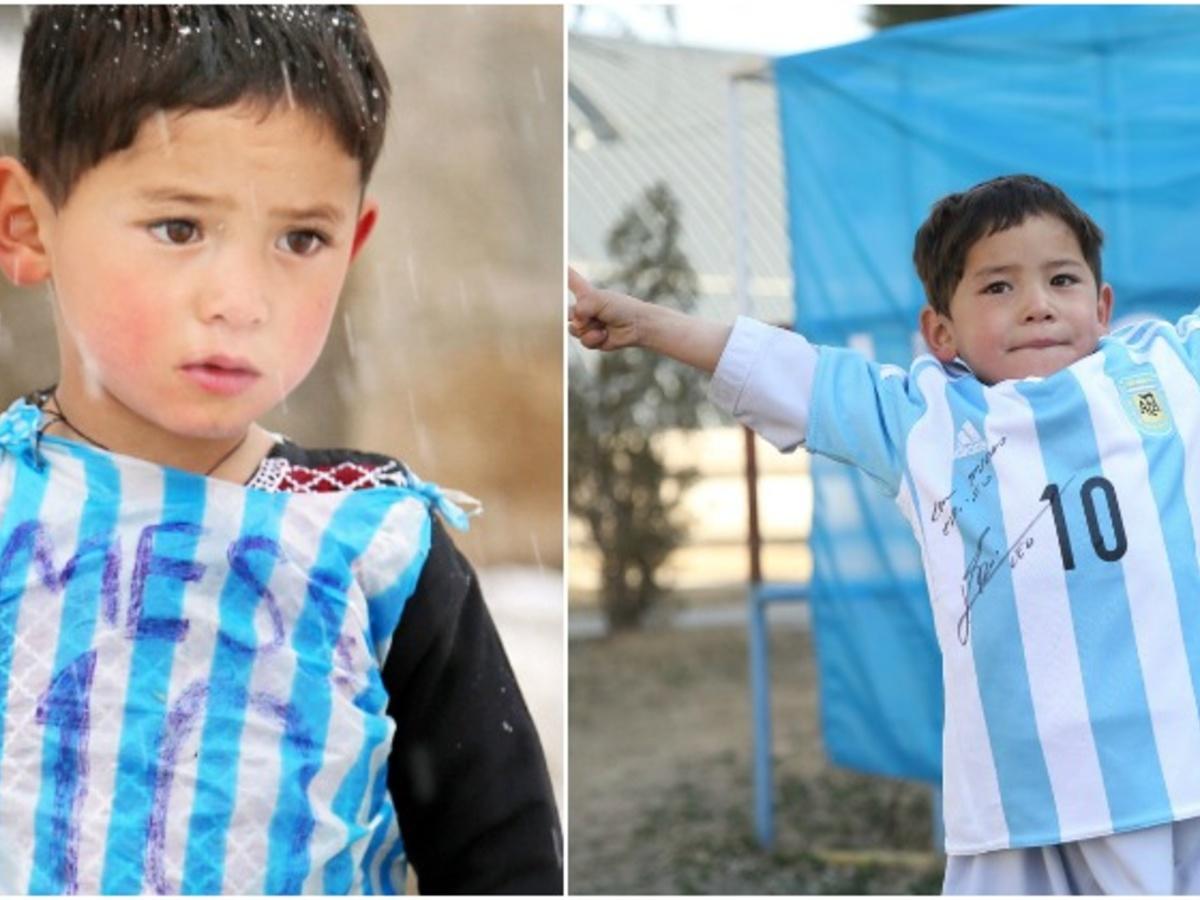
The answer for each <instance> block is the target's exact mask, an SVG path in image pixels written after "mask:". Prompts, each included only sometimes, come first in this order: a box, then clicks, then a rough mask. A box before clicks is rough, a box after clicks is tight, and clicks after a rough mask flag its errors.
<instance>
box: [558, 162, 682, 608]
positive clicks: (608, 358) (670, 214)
mask: <svg viewBox="0 0 1200 900" xmlns="http://www.w3.org/2000/svg"><path fill="white" fill-rule="evenodd" d="M679 234H680V223H679V209H678V203H677V201H676V200H675V197H674V195H673V194H672V193H671V190H670V189H669V188H668V187H667V186H666V185H665V184H663V183H661V182H660V183H658V184H655V185H654V186H652V187H650V188H648V189H647V190H646V191H645V192H644V193H643V194H642V196H641V197H640V198H639V200H638V201H637V202H636V203H634V204H633V205H632V206H631V207H630V208H629V209H628V210H626V211H625V213H624V214H623V215H622V216H621V219H620V220H619V221H618V222H617V224H616V225H615V226H614V228H613V230H612V231H611V232H610V234H609V237H608V254H609V258H610V259H611V260H613V262H614V263H615V264H616V267H617V270H616V272H615V273H614V276H613V277H612V278H611V279H610V280H609V281H608V286H610V287H614V288H616V289H617V290H621V291H624V292H625V293H629V294H632V295H633V296H635V297H640V298H642V299H643V300H648V301H650V302H652V303H664V304H666V305H670V306H673V307H675V308H677V309H681V310H684V311H688V310H691V309H692V308H693V307H694V306H695V299H696V294H697V282H696V274H695V272H693V271H692V268H691V266H690V265H689V263H688V261H687V258H686V257H685V256H684V254H683V253H682V251H681V250H680V249H679ZM567 383H568V390H567V421H568V423H569V425H568V435H569V452H568V466H569V469H568V471H569V472H570V480H569V483H568V491H567V497H568V505H569V508H570V511H571V513H572V514H574V515H576V516H579V517H580V518H581V519H583V520H584V521H585V522H586V523H587V526H588V529H589V531H590V532H591V535H592V539H593V540H594V541H595V543H596V546H597V547H598V548H599V550H600V554H601V560H602V562H601V599H602V604H603V608H604V612H605V615H606V617H607V619H608V623H609V627H610V628H611V629H612V630H621V629H628V628H635V627H637V626H638V625H640V624H641V622H642V620H643V618H644V617H645V615H646V613H647V612H648V611H649V610H650V609H652V608H653V607H654V605H655V604H656V603H657V602H658V601H659V600H660V599H661V597H662V594H663V590H662V588H661V587H660V586H659V584H658V581H657V579H656V577H655V575H656V572H657V570H658V568H659V567H660V566H661V565H662V563H663V562H664V561H665V560H666V558H667V557H668V556H669V555H670V553H671V551H672V550H674V549H675V548H676V547H678V546H679V545H680V544H681V543H682V541H683V540H684V538H685V537H686V534H687V527H686V525H685V524H684V523H682V522H680V521H678V518H677V515H676V513H677V511H678V505H679V501H680V496H681V494H682V492H683V489H684V488H685V487H686V486H687V485H688V484H689V483H690V482H691V481H692V480H693V479H694V478H695V472H694V471H691V470H686V471H676V472H671V471H668V470H667V468H666V466H665V465H664V463H663V460H662V458H661V455H660V454H659V452H658V451H657V449H656V448H655V446H654V442H653V440H652V438H653V436H654V433H655V432H656V431H658V430H660V429H662V428H670V427H675V428H681V427H682V428H693V427H695V426H696V424H697V413H698V407H699V405H700V404H701V403H702V402H703V397H704V392H703V388H702V382H701V379H700V376H699V374H698V373H696V372H694V371H692V370H691V369H689V368H687V367H686V366H682V365H680V364H678V363H675V362H672V361H670V360H666V359H664V358H662V357H660V356H657V355H656V354H652V353H650V352H648V351H645V350H638V349H629V350H623V351H620V352H617V353H606V354H593V353H587V354H584V353H581V352H574V353H573V355H572V359H571V364H570V373H569V378H568V380H567Z"/></svg>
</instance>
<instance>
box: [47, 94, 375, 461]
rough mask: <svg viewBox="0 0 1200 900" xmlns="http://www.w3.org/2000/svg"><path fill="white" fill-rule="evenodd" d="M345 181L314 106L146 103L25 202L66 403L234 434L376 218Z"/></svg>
mask: <svg viewBox="0 0 1200 900" xmlns="http://www.w3.org/2000/svg"><path fill="white" fill-rule="evenodd" d="M360 191H361V184H360V177H359V164H358V162H357V160H356V159H354V158H352V157H351V156H350V155H349V154H347V153H346V152H344V151H343V150H342V149H341V147H340V146H339V145H338V143H337V142H336V140H335V139H334V137H333V136H332V134H331V133H330V132H329V131H327V130H326V129H325V127H324V126H323V125H322V123H321V122H320V121H319V119H317V118H315V117H314V116H312V115H311V114H309V113H307V112H305V111H303V110H300V109H286V108H276V109H274V110H273V111H271V112H270V113H269V114H266V115H265V116H264V113H263V112H262V110H261V109H260V108H258V107H255V106H251V105H248V104H241V105H236V106H233V107H227V108H223V109H218V110H196V111H190V112H187V113H167V114H165V115H160V116H153V117H151V118H149V119H148V120H147V121H146V122H145V123H144V124H143V125H142V127H141V129H140V131H139V132H138V134H137V137H136V139H135V141H134V143H133V145H132V146H131V147H129V148H128V149H127V150H124V151H121V152H119V153H116V154H113V155H112V156H109V157H106V158H105V159H104V160H102V161H101V162H100V164H99V165H97V166H96V167H95V168H93V169H91V170H89V171H88V172H86V173H85V174H84V175H83V176H82V178H81V179H80V180H79V182H78V183H77V184H76V186H75V188H74V189H73V191H72V193H71V195H70V196H69V198H68V199H67V202H66V203H65V205H63V206H62V207H61V208H60V209H59V210H57V211H53V210H51V209H50V208H49V206H48V204H46V203H45V202H44V198H43V199H42V200H40V201H39V202H38V203H36V204H35V207H34V211H35V214H36V217H37V220H38V236H39V238H40V239H41V242H42V244H43V246H44V248H45V251H46V254H47V256H48V261H49V267H50V274H51V279H52V281H53V286H54V294H55V297H56V304H55V311H56V324H57V328H58V340H59V349H60V354H61V380H60V387H59V395H60V398H61V401H62V406H63V408H64V409H65V410H66V411H67V412H68V414H69V415H71V417H72V420H73V421H89V422H92V423H96V422H103V423H105V425H104V431H107V432H108V434H109V435H110V436H111V435H112V434H114V433H116V434H135V435H140V436H142V438H143V440H145V441H147V442H149V443H154V442H164V441H165V442H169V441H171V440H195V439H221V438H227V437H230V436H234V435H240V434H242V433H244V431H245V429H246V428H247V427H248V426H249V425H250V424H251V423H252V422H253V421H254V420H255V419H256V418H258V417H259V416H260V415H262V414H263V413H264V412H266V411H267V410H268V409H270V408H271V407H272V406H274V405H275V404H277V403H278V402H279V401H280V400H282V399H283V398H284V397H285V396H286V395H287V394H288V392H290V391H291V390H292V389H293V388H294V387H295V386H296V385H297V384H298V383H299V382H300V381H301V379H303V378H304V376H305V375H306V374H307V373H308V371H309V370H310V369H311V367H312V365H313V364H314V363H315V362H316V359H317V356H318V355H319V353H320V351H321V347H322V345H323V344H324V342H325V338H326V335H327V334H328V330H329V325H330V321H331V318H332V315H333V312H334V308H335V305H336V303H337V298H338V293H339V292H340V290H341V287H342V282H343V281H344V279H345V276H346V270H347V267H348V265H349V263H350V260H351V258H352V256H353V255H354V254H355V253H356V252H357V250H358V248H359V247H360V246H361V243H362V241H363V240H364V239H365V238H366V235H367V233H368V232H369V231H370V228H371V225H372V224H373V222H374V216H375V211H374V207H373V206H368V208H367V209H366V210H365V211H360ZM96 427H97V426H96V425H95V424H93V429H95V428H96ZM87 430H88V429H86V428H85V431H87ZM89 433H92V432H89ZM97 439H98V440H101V441H105V439H104V438H103V437H100V436H99V435H97ZM105 442H106V443H108V441H105ZM118 443H120V442H118Z"/></svg>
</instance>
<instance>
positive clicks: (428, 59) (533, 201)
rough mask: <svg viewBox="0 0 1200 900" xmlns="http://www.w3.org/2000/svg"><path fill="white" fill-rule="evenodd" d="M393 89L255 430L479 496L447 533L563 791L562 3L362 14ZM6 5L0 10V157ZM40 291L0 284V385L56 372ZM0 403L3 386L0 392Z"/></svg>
mask: <svg viewBox="0 0 1200 900" xmlns="http://www.w3.org/2000/svg"><path fill="white" fill-rule="evenodd" d="M363 12H364V15H365V16H366V18H367V21H368V24H369V26H370V29H371V35H372V38H373V40H374V42H375V44H376V47H377V49H378V50H379V53H380V56H381V57H382V59H383V61H384V64H385V65H386V67H387V70H388V74H389V77H390V78H391V82H392V86H393V97H392V110H391V117H390V119H389V123H388V135H387V138H386V141H385V144H384V150H383V154H382V156H381V158H380V160H379V163H378V165H377V167H376V170H375V174H374V176H373V178H372V182H371V184H370V185H369V188H368V190H369V192H370V193H371V194H373V195H374V196H375V197H376V198H378V199H379V201H380V203H381V207H382V209H381V215H380V218H379V223H378V226H377V228H376V231H375V234H374V235H373V236H372V239H371V241H370V242H369V243H368V245H367V247H366V249H365V250H364V252H363V254H362V256H361V257H360V258H359V260H358V261H357V262H356V263H355V265H354V266H353V267H352V269H351V273H350V278H349V281H348V283H347V285H346V289H345V291H344V293H343V296H342V302H341V307H340V310H339V314H338V316H337V318H336V319H335V325H334V329H333V332H332V334H331V335H330V339H329V341H328V344H327V345H326V348H325V352H324V354H323V355H322V357H321V360H320V362H319V363H318V364H317V367H316V369H315V370H314V371H313V373H312V374H311V375H310V376H309V378H308V379H307V381H306V382H305V383H304V384H303V385H302V386H301V388H300V389H299V390H298V391H297V392H296V393H294V394H293V395H292V396H291V397H290V398H289V399H288V401H287V403H286V404H285V406H284V407H283V408H281V409H279V410H278V411H277V412H276V413H275V414H274V415H272V416H271V417H270V419H269V420H267V421H266V422H265V424H266V425H267V427H269V428H273V429H275V430H278V431H282V432H283V433H285V434H287V435H289V436H290V437H292V438H293V439H294V440H296V441H297V442H299V443H301V444H305V445H308V446H318V447H319V446H350V447H357V448H360V449H364V450H374V451H380V452H384V453H389V454H392V455H394V456H397V457H399V458H400V459H403V460H404V461H405V462H407V463H408V464H409V465H410V466H411V467H412V468H413V470H414V471H415V472H417V473H418V474H419V475H420V476H421V477H422V478H423V479H425V480H427V481H433V482H437V483H438V484H441V485H443V486H446V487H454V488H458V489H460V490H463V491H466V492H467V493H469V494H472V495H473V496H475V497H478V498H480V499H481V500H482V502H483V505H484V510H485V511H484V515H482V516H480V517H478V518H476V519H474V520H473V521H472V523H471V529H470V531H469V532H468V533H466V534H455V537H454V539H455V541H456V542H457V543H458V545H459V546H460V547H462V548H463V550H464V551H465V553H466V554H467V556H468V557H469V558H470V559H471V561H472V563H473V564H474V565H475V567H476V568H477V569H478V570H479V572H480V578H481V581H482V583H483V588H484V594H485V596H486V597H487V600H488V603H489V606H490V607H491V610H492V613H493V616H494V618H496V620H497V623H498V625H499V627H500V630H501V634H502V637H503V639H504V641H505V644H506V646H507V648H508V651H509V655H510V657H511V658H512V661H513V664H514V667H515V668H516V670H517V674H518V677H519V679H520V681H521V684H522V689H523V690H524V692H525V695H526V699H527V701H528V702H529V705H530V707H531V708H532V710H533V712H534V716H535V718H536V719H537V721H538V726H539V730H540V732H541V735H542V742H543V744H544V745H545V748H546V753H547V757H548V758H549V763H550V766H551V769H552V776H553V778H554V781H555V787H556V790H557V793H558V797H559V799H560V803H561V799H562V796H563V792H562V768H563V767H562V747H563V730H562V716H563V696H562V694H563V689H562V671H563V669H562V666H563V647H562V627H563V626H562V561H563V560H562V557H563V554H562V501H563V496H562V390H563V383H562V133H563V115H562V110H563V107H562V79H563V46H562V44H563V25H562V10H561V9H560V8H556V7H549V6H524V7H501V6H479V7H461V6H459V7H455V6H437V7H420V6H413V7H390V6H369V7H365V8H364V10H363ZM25 15H26V11H25V9H24V8H23V7H18V6H10V7H3V8H0V150H2V151H3V152H5V153H15V152H16V78H17V62H18V57H19V52H20V40H21V33H22V30H23V27H24V17H25ZM53 347H54V340H53V325H52V321H51V315H50V306H49V302H48V300H47V295H46V290H45V289H44V288H37V289H30V290H15V289H13V288H11V287H10V286H9V285H8V284H7V282H5V283H4V284H3V286H2V287H0V393H3V395H4V396H5V397H6V398H13V397H15V396H17V395H19V394H22V393H25V392H27V391H29V390H32V389H34V388H39V387H44V386H46V385H48V384H50V383H51V382H52V381H53V379H54V377H55V373H56V371H57V368H56V359H55V356H54V352H53V349H52V348H53ZM5 402H6V403H7V402H8V401H7V400H6V401H5Z"/></svg>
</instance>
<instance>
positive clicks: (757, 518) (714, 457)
mask: <svg viewBox="0 0 1200 900" xmlns="http://www.w3.org/2000/svg"><path fill="white" fill-rule="evenodd" d="M567 26H568V31H569V36H568V97H569V99H568V142H569V149H568V163H567V165H568V188H567V190H568V207H569V221H568V247H567V256H568V261H569V262H570V263H571V264H572V265H573V266H575V267H576V268H577V269H579V270H580V271H581V272H583V274H585V275H586V276H587V277H589V278H590V279H592V280H593V281H594V282H596V283H598V284H602V285H607V286H612V287H615V288H617V289H618V290H623V291H627V292H629V293H632V294H634V295H636V296H640V297H643V298H645V299H648V300H652V301H655V302H661V303H663V304H665V305H671V306H675V307H677V308H681V309H684V310H688V311H691V312H694V313H696V314H698V315H700V316H703V317H705V318H710V319H714V320H718V321H724V322H730V321H732V319H733V318H734V316H735V315H737V314H738V313H745V314H748V315H751V316H754V317H756V318H758V319H761V320H764V321H767V322H771V323H774V324H779V325H783V326H785V327H795V328H797V329H799V330H800V331H802V332H804V333H805V334H806V335H808V336H809V337H810V338H812V339H813V340H814V341H815V342H817V343H822V344H827V345H837V346H849V347H853V348H855V349H857V350H859V351H860V352H863V353H864V354H866V355H868V356H871V357H873V358H875V359H876V360H877V361H879V362H887V363H895V364H899V365H902V366H905V367H907V365H908V364H909V363H910V361H911V359H912V357H913V355H914V354H915V353H918V352H923V349H924V348H923V345H922V342H921V341H920V339H919V335H918V334H917V329H916V323H917V314H918V312H919V310H920V307H921V306H922V304H923V302H924V296H923V290H922V288H921V285H920V283H919V281H918V280H917V278H916V276H915V273H914V272H913V269H912V262H911V254H912V241H913V235H914V232H915V230H916V228H917V226H918V225H919V224H920V222H921V221H922V220H923V219H924V218H925V216H926V214H927V213H928V210H929V208H930V206H931V205H932V204H933V203H934V202H935V201H936V200H937V199H938V198H939V197H941V196H943V195H945V194H946V193H949V192H951V191H956V190H962V189H965V188H967V187H969V186H971V185H972V184H975V183H978V182H979V181H982V180H985V179H987V178H992V177H995V176H998V175H1003V174H1009V173H1014V172H1030V173H1032V174H1035V175H1039V176H1041V177H1043V178H1045V179H1048V180H1050V181H1052V182H1055V183H1057V184H1059V185H1060V186H1061V187H1062V188H1063V189H1064V190H1065V191H1066V192H1067V193H1068V194H1069V195H1071V196H1072V198H1073V199H1074V200H1075V201H1076V202H1078V203H1079V204H1080V206H1081V207H1082V208H1084V209H1085V210H1087V211H1088V212H1089V213H1090V214H1091V215H1092V216H1093V217H1094V218H1095V219H1096V220H1097V222H1098V223H1099V224H1100V226H1101V227H1102V228H1103V229H1104V231H1105V233H1106V236H1107V240H1106V244H1105V253H1104V274H1105V278H1106V280H1109V281H1111V282H1112V283H1113V285H1114V289H1115V293H1116V298H1117V300H1116V310H1117V312H1116V318H1117V323H1116V324H1117V325H1121V324H1125V323H1126V322H1128V321H1130V320H1131V319H1136V318H1139V317H1145V316H1146V315H1149V314H1153V315H1157V316H1161V317H1164V318H1170V319H1174V318H1178V317H1179V316H1181V315H1183V314H1184V313H1186V312H1188V311H1190V310H1191V309H1192V308H1193V307H1194V306H1195V303H1196V299H1197V297H1200V276H1198V275H1197V273H1196V272H1195V267H1194V266H1192V265H1191V264H1190V262H1189V260H1191V259H1193V258H1194V251H1193V249H1192V248H1191V243H1192V239H1191V235H1192V234H1194V230H1195V229H1194V222H1195V221H1196V216H1197V214H1200V109H1198V108H1197V106H1196V104H1195V100H1194V98H1195V96H1196V95H1197V91H1200V9H1197V8H1195V7H1190V8H1189V7H1163V6H1156V7H1103V6H1071V7H1053V6H1022V7H985V6H882V5H875V6H852V5H849V4H793V5H791V6H788V7H783V8H781V7H779V6H777V5H772V6H770V7H768V6H767V5H765V4H755V3H753V2H748V3H742V4H739V5H738V6H737V8H736V9H734V8H728V9H724V8H720V7H714V6H711V5H681V6H676V7H664V6H637V7H621V8H619V9H613V8H610V7H604V6H575V7H569V8H568V10H567ZM568 369H569V373H568V434H569V439H568V508H569V513H570V515H569V555H568V558H569V566H568V597H569V625H568V630H569V635H570V641H569V656H570V661H569V670H570V678H569V690H570V695H569V696H570V702H569V715H570V721H569V731H570V735H571V741H570V771H571V803H570V811H569V815H570V822H569V832H570V850H571V852H570V859H569V884H570V889H571V892H572V893H575V894H591V893H599V894H605V893H670V894H681V893H721V894H757V893H876V892H880V893H933V892H937V891H938V890H940V885H941V876H942V869H943V859H942V856H941V854H940V850H939V848H940V846H941V834H940V823H941V815H940V796H939V793H938V790H937V787H938V785H939V782H940V769H941V758H940V742H941V726H942V695H941V681H940V667H941V658H940V652H939V650H938V647H937V644H936V640H935V638H934V635H933V631H932V623H931V618H930V612H929V603H928V599H927V597H926V594H925V587H924V579H923V576H922V572H921V561H920V555H919V551H918V548H917V545H916V543H915V541H914V540H913V539H912V537H911V533H910V532H909V529H908V526H907V525H906V523H904V521H903V520H902V518H901V517H900V516H899V514H898V512H897V511H896V509H895V507H894V504H893V503H892V502H891V500H890V499H889V498H887V497H885V496H883V494H882V492H881V491H880V490H879V489H878V488H877V487H875V486H873V485H872V484H871V483H870V479H869V478H865V477H862V476H861V475H859V474H858V473H856V472H855V471H854V470H851V469H849V468H848V467H845V466H842V465H840V464H837V463H833V462H831V461H829V460H825V459H820V458H809V457H808V456H807V455H806V453H805V452H804V451H798V452H797V453H795V454H792V455H787V456H785V455H781V454H779V453H777V452H776V451H775V450H774V449H773V448H771V447H769V446H768V445H766V444H764V443H762V442H760V441H758V440H757V439H752V438H749V437H748V436H747V435H746V434H745V433H744V432H743V431H742V430H741V429H739V428H738V427H735V426H731V425H730V423H729V420H728V419H727V418H725V417H723V416H720V415H718V414H716V413H715V412H714V411H713V410H712V409H711V408H709V407H708V406H706V404H705V402H704V401H703V400H702V399H701V398H702V395H703V391H704V387H705V383H704V382H703V381H702V380H699V379H697V378H694V377H692V376H691V375H690V374H689V373H688V372H686V371H684V370H683V367H680V366H677V365H674V364H669V363H664V362H662V361H660V360H657V359H655V358H653V357H652V356H650V355H648V354H643V353H639V352H638V351H627V352H624V353H621V354H608V355H605V354H597V353H585V352H583V351H581V350H580V348H579V347H578V345H577V344H572V345H571V346H570V347H569V350H568ZM854 414H855V409H854V405H853V401H852V400H849V401H848V402H847V406H846V415H847V416H853V415H854Z"/></svg>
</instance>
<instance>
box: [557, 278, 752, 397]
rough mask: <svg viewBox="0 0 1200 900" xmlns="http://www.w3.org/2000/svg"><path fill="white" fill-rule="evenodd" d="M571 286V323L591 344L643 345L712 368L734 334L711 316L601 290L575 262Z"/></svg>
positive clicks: (705, 369)
mask: <svg viewBox="0 0 1200 900" xmlns="http://www.w3.org/2000/svg"><path fill="white" fill-rule="evenodd" d="M567 287H568V288H569V289H570V291H571V293H572V294H574V295H575V302H574V303H573V304H571V310H570V313H569V318H568V321H567V329H568V330H569V331H570V332H571V334H572V335H574V336H575V337H577V338H579V342H580V343H581V344H583V346H585V347H587V348H588V349H590V350H620V349H621V348H622V347H644V348H646V349H647V350H652V351H654V352H655V353H661V354H663V355H664V356H669V357H671V359H675V360H678V361H679V362H681V363H685V364H686V365H689V366H692V367H694V368H697V369H699V370H700V371H702V372H709V373H712V371H713V370H714V369H715V368H716V367H717V363H718V362H719V361H720V359H721V353H722V351H724V349H725V343H726V342H727V341H728V340H729V333H730V327H729V326H728V325H720V324H717V323H714V322H706V321H704V320H703V319H697V318H696V317H694V316H689V315H685V314H684V313H681V312H679V311H678V310H674V309H669V308H668V307H665V306H660V305H658V304H655V303H647V302H646V301H645V300H638V299H637V298H636V297H630V296H629V295H628V294H620V293H617V292H616V291H603V290H599V289H597V288H594V287H592V286H591V284H589V283H588V280H587V279H586V278H584V277H583V276H582V275H580V274H579V273H578V272H576V271H575V270H574V269H572V268H570V267H568V268H567Z"/></svg>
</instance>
